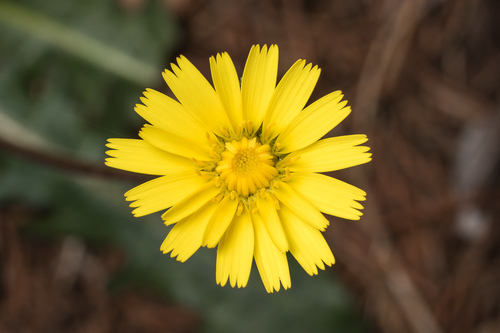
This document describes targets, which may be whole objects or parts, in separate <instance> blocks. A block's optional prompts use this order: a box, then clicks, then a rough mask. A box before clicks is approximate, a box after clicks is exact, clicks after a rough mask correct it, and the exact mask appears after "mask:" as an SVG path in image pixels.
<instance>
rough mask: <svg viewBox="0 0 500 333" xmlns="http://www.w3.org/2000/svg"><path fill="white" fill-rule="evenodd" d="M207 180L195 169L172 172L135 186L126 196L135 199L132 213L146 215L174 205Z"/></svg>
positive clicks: (131, 205) (128, 198) (127, 198)
mask: <svg viewBox="0 0 500 333" xmlns="http://www.w3.org/2000/svg"><path fill="white" fill-rule="evenodd" d="M206 182H207V181H206V180H203V179H202V178H201V177H200V176H198V175H196V173H195V172H194V171H193V170H191V171H184V172H178V173H171V174H168V175H166V176H163V177H159V178H156V179H153V180H150V181H148V182H146V183H143V184H141V185H139V186H136V187H134V188H133V189H131V190H129V191H128V192H127V193H125V197H126V200H127V201H133V202H132V203H131V204H130V207H137V208H136V209H134V210H133V211H132V214H134V216H136V217H138V216H144V215H147V214H151V213H154V212H157V211H160V210H163V209H167V208H169V207H172V206H173V205H175V204H177V203H178V202H179V201H180V200H182V199H183V198H185V197H186V196H188V195H190V194H191V193H193V192H195V191H196V190H198V189H199V188H200V187H201V186H203V185H205V183H206Z"/></svg>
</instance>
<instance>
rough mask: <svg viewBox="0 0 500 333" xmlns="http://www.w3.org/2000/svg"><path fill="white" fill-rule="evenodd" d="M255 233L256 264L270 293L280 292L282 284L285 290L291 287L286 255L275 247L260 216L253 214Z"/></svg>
mask: <svg viewBox="0 0 500 333" xmlns="http://www.w3.org/2000/svg"><path fill="white" fill-rule="evenodd" d="M252 219H253V225H254V231H255V253H254V257H255V263H256V264H257V268H258V270H259V273H260V277H261V278H262V282H263V283H264V287H265V288H266V290H267V292H268V293H272V292H273V291H274V290H276V291H279V290H280V282H281V284H283V288H284V289H288V288H290V287H291V285H292V283H291V281H290V271H289V268H288V260H287V258H286V253H285V252H282V251H280V250H279V249H278V248H277V247H276V245H274V242H273V240H272V239H271V236H269V232H268V231H267V228H266V226H265V225H264V221H262V219H261V217H260V216H259V214H253V215H252Z"/></svg>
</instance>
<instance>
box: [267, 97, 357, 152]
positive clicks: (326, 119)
mask: <svg viewBox="0 0 500 333" xmlns="http://www.w3.org/2000/svg"><path fill="white" fill-rule="evenodd" d="M342 97H343V95H341V93H340V91H335V92H333V93H331V94H329V95H326V96H325V97H323V98H321V99H319V100H317V101H316V102H314V103H313V104H311V105H309V106H308V107H307V108H305V109H304V111H302V112H300V113H299V114H298V116H297V117H295V119H294V120H293V121H292V122H291V123H290V125H289V126H288V127H286V128H285V129H284V131H283V132H282V133H281V134H280V135H279V137H278V139H276V142H279V143H281V144H282V145H283V148H282V149H281V150H280V153H282V154H287V153H290V152H292V151H295V150H299V149H302V148H304V147H307V146H309V145H310V144H312V143H314V142H316V141H318V140H319V139H321V138H322V137H323V136H324V135H325V134H326V133H328V132H329V131H330V130H331V129H332V128H334V127H335V126H337V125H338V124H339V123H340V122H341V121H342V120H344V119H345V117H347V115H348V114H349V113H350V112H351V108H350V107H344V106H345V105H346V104H347V101H343V102H340V100H341V99H342Z"/></svg>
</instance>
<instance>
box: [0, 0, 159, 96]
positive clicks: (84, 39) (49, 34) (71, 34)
mask: <svg viewBox="0 0 500 333" xmlns="http://www.w3.org/2000/svg"><path fill="white" fill-rule="evenodd" d="M0 22H3V23H5V24H7V25H10V26H12V27H14V28H17V29H19V30H22V31H24V32H26V33H28V34H30V35H32V36H35V37H37V38H39V39H41V40H44V41H45V42H47V43H49V44H51V45H53V46H55V47H57V48H59V49H62V50H64V51H66V52H68V53H71V54H73V55H75V56H77V57H79V58H81V59H83V60H85V61H88V62H89V63H91V64H93V65H95V66H97V67H100V68H102V69H104V70H106V71H109V72H111V73H113V74H115V75H117V76H120V77H122V78H124V79H126V80H128V81H130V82H132V83H135V84H138V85H141V86H147V85H149V84H151V82H153V81H154V78H155V76H156V75H158V70H157V69H155V68H154V67H153V66H150V65H148V64H146V63H144V62H141V61H140V60H137V59H134V58H132V57H130V56H129V55H127V54H125V53H123V52H121V51H120V50H117V49H115V48H112V47H110V46H108V45H106V44H104V43H102V42H99V41H97V40H95V39H92V38H90V37H89V36H86V35H84V34H82V33H80V32H79V31H77V30H74V29H71V28H69V27H68V26H65V25H63V24H61V23H59V22H56V21H54V20H53V19H51V18H50V17H47V16H45V15H43V14H39V13H37V12H35V11H33V10H30V9H28V8H26V7H23V6H20V5H17V4H13V3H11V2H9V1H2V0H0Z"/></svg>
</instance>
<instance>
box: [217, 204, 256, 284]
mask: <svg viewBox="0 0 500 333" xmlns="http://www.w3.org/2000/svg"><path fill="white" fill-rule="evenodd" d="M253 253H254V232H253V224H252V220H251V218H250V213H249V212H248V210H247V209H245V210H244V211H243V213H242V214H241V215H240V216H236V217H235V218H234V221H233V223H231V225H230V226H229V228H228V229H227V231H226V232H225V233H224V236H223V237H222V239H221V240H220V243H219V246H218V247H217V268H216V280H217V283H218V284H220V285H221V286H225V285H226V282H227V280H228V278H229V283H230V284H231V287H233V288H234V287H235V286H238V288H244V287H246V285H247V282H248V278H249V277H250V270H251V268H252V261H253Z"/></svg>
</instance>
